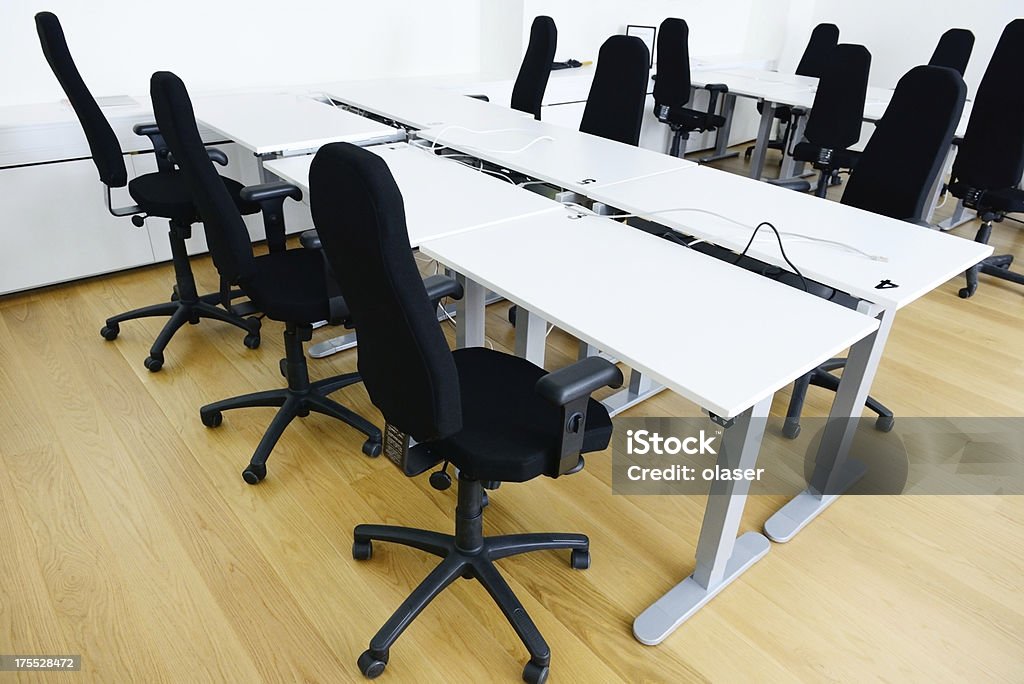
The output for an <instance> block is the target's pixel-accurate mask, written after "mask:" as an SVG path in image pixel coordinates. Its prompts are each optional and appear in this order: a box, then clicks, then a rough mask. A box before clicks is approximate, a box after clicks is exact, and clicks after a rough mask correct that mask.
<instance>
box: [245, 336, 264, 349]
mask: <svg viewBox="0 0 1024 684" xmlns="http://www.w3.org/2000/svg"><path fill="white" fill-rule="evenodd" d="M242 344H244V345H245V346H246V347H247V348H249V349H259V348H260V334H259V333H249V334H248V335H246V336H245V339H244V340H242Z"/></svg>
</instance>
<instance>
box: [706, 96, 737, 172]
mask: <svg viewBox="0 0 1024 684" xmlns="http://www.w3.org/2000/svg"><path fill="white" fill-rule="evenodd" d="M735 111H736V96H735V95H733V94H732V93H726V94H725V99H724V100H723V101H722V116H723V117H724V118H725V123H724V124H722V127H721V128H719V129H718V132H717V133H715V151H714V153H712V154H711V156H709V157H701V161H702V162H704V163H707V162H712V161H718V160H719V159H729V158H731V157H735V156H737V154H738V153H737V152H729V151H728V150H729V136H730V135H731V134H732V115H733V112H735Z"/></svg>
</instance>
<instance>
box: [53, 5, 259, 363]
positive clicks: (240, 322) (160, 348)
mask: <svg viewBox="0 0 1024 684" xmlns="http://www.w3.org/2000/svg"><path fill="white" fill-rule="evenodd" d="M35 20H36V31H37V32H38V34H39V42H40V44H41V46H42V49H43V54H44V55H45V57H46V61H47V63H48V64H49V65H50V69H52V70H53V74H54V76H56V77H57V80H58V81H59V82H60V85H61V88H63V89H64V93H65V94H66V95H67V98H68V101H69V102H70V103H71V106H72V107H73V108H74V110H75V114H76V115H77V116H78V120H79V122H80V123H81V125H82V129H83V130H84V131H85V137H86V140H87V141H88V143H89V150H90V152H91V153H92V160H93V163H95V164H96V170H97V171H98V172H99V176H100V181H101V182H102V183H103V185H104V189H105V191H106V194H105V198H106V205H107V210H108V211H109V212H110V213H111V214H113V215H114V216H131V217H132V223H133V224H134V225H135V226H136V227H140V228H141V227H142V226H143V225H144V223H143V219H144V218H145V217H146V216H155V217H160V218H166V219H169V221H170V231H169V233H168V239H169V240H170V243H171V260H172V263H173V264H174V277H175V285H174V289H173V291H172V294H171V301H169V302H165V303H162V304H154V305H152V306H146V307H142V308H141V309H134V310H132V311H128V312H125V313H123V314H119V315H117V316H111V317H110V318H108V319H107V320H106V323H105V324H104V326H103V328H102V329H101V330H100V335H102V336H103V339H105V340H108V341H110V340H114V339H116V338H117V336H118V334H119V333H120V331H121V328H120V324H121V323H123V322H124V321H128V320H133V319H136V318H147V317H154V316H169V317H170V318H169V320H168V321H167V323H166V324H165V325H164V327H163V330H161V331H160V334H159V335H157V338H156V340H155V341H154V342H153V346H152V347H150V350H149V356H148V357H146V360H145V366H146V368H147V369H149V370H150V371H152V372H154V373H155V372H156V371H159V370H160V369H161V368H162V367H163V364H164V350H165V348H166V347H167V344H168V343H169V342H170V341H171V338H172V337H173V336H174V333H175V332H177V331H178V329H179V328H180V327H181V326H183V325H184V324H186V323H192V324H196V323H199V321H200V319H203V318H211V319H214V320H218V321H224V322H225V323H230V324H231V325H234V326H237V327H239V328H241V329H243V330H245V331H246V336H245V346H246V347H248V348H250V349H256V348H257V347H258V346H259V344H260V319H259V318H256V317H249V318H245V316H246V315H248V314H250V313H254V312H253V311H247V312H245V313H243V311H244V307H243V308H240V309H238V310H236V309H235V308H234V307H233V306H232V305H231V298H232V297H233V296H236V295H237V294H238V293H237V292H231V291H230V288H226V287H225V286H224V285H223V283H222V286H221V290H220V292H216V293H213V294H207V295H199V293H198V292H197V291H196V281H195V277H194V276H193V275H192V267H191V264H190V263H189V257H188V251H187V249H186V246H185V240H186V239H188V238H189V237H191V235H192V224H193V223H196V222H197V221H199V218H198V215H197V213H196V208H195V206H194V205H193V203H192V198H191V195H190V193H189V191H188V188H187V187H186V184H185V181H184V178H183V177H182V175H181V173H179V172H178V171H176V170H175V169H174V164H173V163H172V161H171V160H170V159H169V157H168V155H167V147H166V145H165V143H164V140H163V138H162V137H161V135H160V130H159V129H158V128H157V127H156V126H154V125H152V124H138V125H136V126H135V127H134V131H135V133H136V134H137V135H145V136H148V137H149V139H150V141H151V142H152V144H153V152H154V154H155V155H156V161H157V168H158V169H159V170H158V171H157V172H156V173H147V174H145V175H142V176H138V177H137V178H134V179H132V180H131V181H129V180H128V171H127V168H126V167H125V163H124V156H123V153H122V151H121V145H120V143H119V142H118V140H117V136H116V135H115V134H114V130H113V129H112V128H111V127H110V123H109V122H108V121H107V119H106V117H105V116H104V115H103V112H102V110H101V109H100V107H99V105H98V104H97V103H96V100H95V99H94V98H93V96H92V93H90V92H89V88H88V87H87V86H86V85H85V81H84V80H83V79H82V76H81V74H80V73H79V71H78V68H77V67H76V66H75V63H74V60H73V59H72V58H71V52H70V50H69V49H68V44H67V41H66V40H65V38H64V30H63V29H62V28H61V25H60V21H59V20H58V19H57V17H56V16H55V15H53V14H52V13H50V12H40V13H38V14H37V15H36V17H35ZM206 154H208V155H209V156H210V158H211V159H213V160H214V161H216V162H217V163H219V164H221V165H222V166H223V165H226V164H227V163H228V159H227V156H226V155H225V154H224V153H223V152H221V151H220V150H216V149H209V150H207V151H206ZM221 182H222V183H223V184H224V186H225V188H226V189H227V191H228V193H229V194H230V196H231V197H232V199H233V201H234V202H235V206H236V207H238V208H239V210H240V211H241V212H242V213H244V214H254V213H256V212H258V211H260V207H259V205H258V204H255V203H252V202H246V201H245V200H243V199H242V198H241V196H240V191H241V189H242V185H241V183H238V182H237V181H234V180H232V179H230V178H223V177H222V178H221ZM126 185H127V187H128V193H129V195H131V198H132V200H133V201H134V202H135V205H134V206H130V207H122V208H115V207H113V206H112V204H111V198H110V190H111V188H123V187H125V186H126ZM222 307H223V308H222Z"/></svg>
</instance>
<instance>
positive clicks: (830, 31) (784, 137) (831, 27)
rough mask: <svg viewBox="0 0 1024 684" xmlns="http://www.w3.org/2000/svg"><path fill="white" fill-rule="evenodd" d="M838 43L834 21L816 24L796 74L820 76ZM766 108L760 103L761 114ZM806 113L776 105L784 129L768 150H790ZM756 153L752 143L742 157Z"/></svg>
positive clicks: (770, 143)
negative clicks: (794, 135) (797, 126)
mask: <svg viewBox="0 0 1024 684" xmlns="http://www.w3.org/2000/svg"><path fill="white" fill-rule="evenodd" d="M838 44H839V27H838V26H836V25H835V24H818V25H817V26H815V27H814V29H813V30H812V31H811V37H810V38H808V40H807V47H805V48H804V53H803V55H801V57H800V61H799V62H798V63H797V65H796V71H795V73H796V75H797V76H811V77H813V78H820V77H821V72H822V71H823V70H824V69H825V65H826V64H828V61H829V59H830V57H831V54H832V50H833V49H834V48H835V46H836V45H838ZM763 111H764V103H763V102H758V103H757V113H758V114H761V113H762V112H763ZM806 113H807V112H805V111H804V110H802V109H800V108H793V107H789V106H787V105H777V106H776V107H775V112H774V116H775V119H776V120H778V121H779V123H780V124H781V125H782V130H781V132H780V135H779V137H778V138H775V139H773V140H769V141H768V149H770V150H786V149H789V143H790V141H791V138H792V136H793V131H794V130H795V128H796V123H797V120H798V119H799V118H800V117H802V116H804V115H806ZM753 152H754V146H753V145H751V146H750V147H748V148H747V149H746V151H744V153H743V156H744V157H745V158H749V157H750V155H751V154H752V153H753ZM780 163H781V161H780Z"/></svg>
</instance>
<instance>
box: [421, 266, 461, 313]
mask: <svg viewBox="0 0 1024 684" xmlns="http://www.w3.org/2000/svg"><path fill="white" fill-rule="evenodd" d="M423 287H424V288H425V289H426V291H427V298H428V299H430V301H431V303H432V304H433V305H434V307H435V308H437V305H438V304H439V303H440V302H441V300H442V299H444V298H445V297H451V298H452V299H462V294H463V289H462V285H461V284H460V283H459V282H458V281H457V280H455V279H454V278H449V277H448V276H446V275H441V274H437V275H432V276H427V277H426V278H424V279H423Z"/></svg>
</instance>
